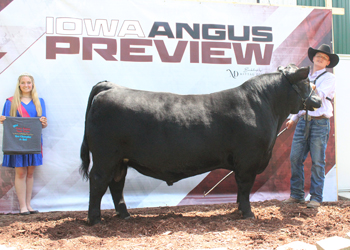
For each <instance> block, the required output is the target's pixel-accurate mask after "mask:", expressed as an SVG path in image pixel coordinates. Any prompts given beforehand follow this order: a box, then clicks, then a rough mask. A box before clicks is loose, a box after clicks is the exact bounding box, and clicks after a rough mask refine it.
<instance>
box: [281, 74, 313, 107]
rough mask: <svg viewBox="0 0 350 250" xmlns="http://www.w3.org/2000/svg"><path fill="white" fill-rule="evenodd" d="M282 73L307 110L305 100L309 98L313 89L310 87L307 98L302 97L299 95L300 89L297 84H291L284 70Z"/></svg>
mask: <svg viewBox="0 0 350 250" xmlns="http://www.w3.org/2000/svg"><path fill="white" fill-rule="evenodd" d="M282 74H283V76H284V77H285V78H286V79H287V82H289V84H290V85H291V86H292V88H293V89H294V90H295V91H296V92H297V94H298V96H299V97H300V98H301V100H302V102H303V106H304V109H305V110H306V112H307V109H306V102H307V101H308V100H309V99H310V98H311V95H312V93H314V90H313V89H312V90H311V91H310V94H309V96H308V97H307V98H304V97H303V96H302V95H301V93H300V89H299V88H298V87H297V86H295V84H292V83H291V82H290V81H289V79H288V77H287V76H286V75H285V74H284V72H283V73H282Z"/></svg>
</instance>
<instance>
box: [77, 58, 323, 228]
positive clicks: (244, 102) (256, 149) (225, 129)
mask: <svg viewBox="0 0 350 250" xmlns="http://www.w3.org/2000/svg"><path fill="white" fill-rule="evenodd" d="M308 73H309V68H300V69H298V67H296V66H295V65H293V64H291V65H288V66H287V67H286V68H281V67H280V68H279V69H278V72H275V73H270V74H264V75H260V76H256V77H253V78H251V79H250V80H248V81H246V82H245V83H243V84H242V85H241V86H239V87H236V88H233V89H228V90H224V91H220V92H216V93H212V94H206V95H177V94H172V93H156V92H148V91H140V90H134V89H129V88H125V87H121V86H118V85H116V84H113V83H110V82H100V83H98V84H96V85H95V86H94V87H93V89H92V91H91V93H90V97H89V101H88V107H87V111H86V121H85V134H84V140H83V143H82V146H81V159H82V165H81V168H80V170H81V172H82V174H83V175H84V177H85V178H89V179H90V203H89V212H88V221H89V223H90V224H92V225H93V224H96V223H98V222H100V221H101V211H100V204H101V199H102V196H103V195H104V194H105V192H106V190H107V187H109V189H110V192H111V195H112V197H113V202H114V205H115V209H116V211H117V213H119V214H120V216H121V217H122V218H127V217H129V213H128V211H127V209H126V206H125V204H124V198H123V188H124V183H125V176H126V173H127V167H128V166H130V167H133V168H134V169H136V170H137V171H139V172H140V173H142V174H144V175H147V176H151V177H154V178H157V179H160V180H164V181H166V182H167V184H168V185H171V184H173V183H174V182H176V181H179V180H181V179H184V178H186V177H190V176H194V175H198V174H202V173H204V172H208V171H212V170H214V169H219V168H223V169H228V170H232V171H234V173H235V178H236V182H237V186H238V196H237V202H238V203H239V206H238V209H239V210H240V211H241V212H242V214H243V217H244V218H249V217H254V214H253V213H252V211H251V207H250V202H249V195H250V192H251V189H252V186H253V184H254V180H255V177H256V175H257V174H260V173H262V172H263V171H264V170H265V168H266V167H267V165H268V162H269V160H270V158H271V154H272V149H273V146H274V144H275V141H276V136H277V133H278V132H279V130H280V128H281V126H282V124H283V122H284V121H285V120H286V118H287V117H288V115H289V114H290V113H297V112H298V111H299V110H301V109H308V110H314V108H319V107H320V105H321V100H320V99H319V97H318V96H317V95H316V94H315V93H314V92H313V91H312V89H311V87H310V84H309V80H308ZM89 151H91V153H92V157H93V166H92V168H91V171H90V172H89V164H90V157H89Z"/></svg>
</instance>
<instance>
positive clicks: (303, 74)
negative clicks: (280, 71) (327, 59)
mask: <svg viewBox="0 0 350 250" xmlns="http://www.w3.org/2000/svg"><path fill="white" fill-rule="evenodd" d="M309 72H310V67H304V68H300V69H298V70H297V71H296V72H295V76H296V79H297V80H301V79H306V78H307V77H308V76H309Z"/></svg>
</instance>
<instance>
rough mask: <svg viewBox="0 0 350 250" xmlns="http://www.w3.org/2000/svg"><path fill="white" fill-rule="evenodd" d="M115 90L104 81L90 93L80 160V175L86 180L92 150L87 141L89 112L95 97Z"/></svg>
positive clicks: (110, 84)
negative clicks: (103, 92) (109, 90)
mask: <svg viewBox="0 0 350 250" xmlns="http://www.w3.org/2000/svg"><path fill="white" fill-rule="evenodd" d="M111 88H113V83H111V82H107V81H103V82H99V83H97V84H96V85H95V86H94V87H93V88H92V90H91V92H90V96H89V100H88V104H87V108H86V114H85V131H84V138H83V142H82V144H81V148H80V158H81V161H82V163H81V165H80V171H79V172H80V174H81V175H82V176H83V179H84V180H87V179H88V178H89V166H90V148H89V144H88V141H87V134H86V132H87V131H86V122H87V118H88V114H89V111H90V109H91V105H92V102H93V100H94V98H95V96H96V95H97V94H99V93H101V92H102V91H105V90H108V89H111Z"/></svg>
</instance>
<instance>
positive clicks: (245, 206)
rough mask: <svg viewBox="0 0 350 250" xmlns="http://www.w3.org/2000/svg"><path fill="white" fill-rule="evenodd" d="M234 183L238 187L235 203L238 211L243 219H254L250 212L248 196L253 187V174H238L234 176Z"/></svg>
mask: <svg viewBox="0 0 350 250" xmlns="http://www.w3.org/2000/svg"><path fill="white" fill-rule="evenodd" d="M235 177H236V182H237V186H238V194H237V203H238V210H239V211H241V212H242V215H243V218H244V219H247V218H255V216H254V213H253V212H252V210H251V206H250V201H249V196H250V192H251V190H252V187H253V185H254V181H255V177H256V175H255V174H247V173H244V174H242V173H240V174H236V175H235Z"/></svg>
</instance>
